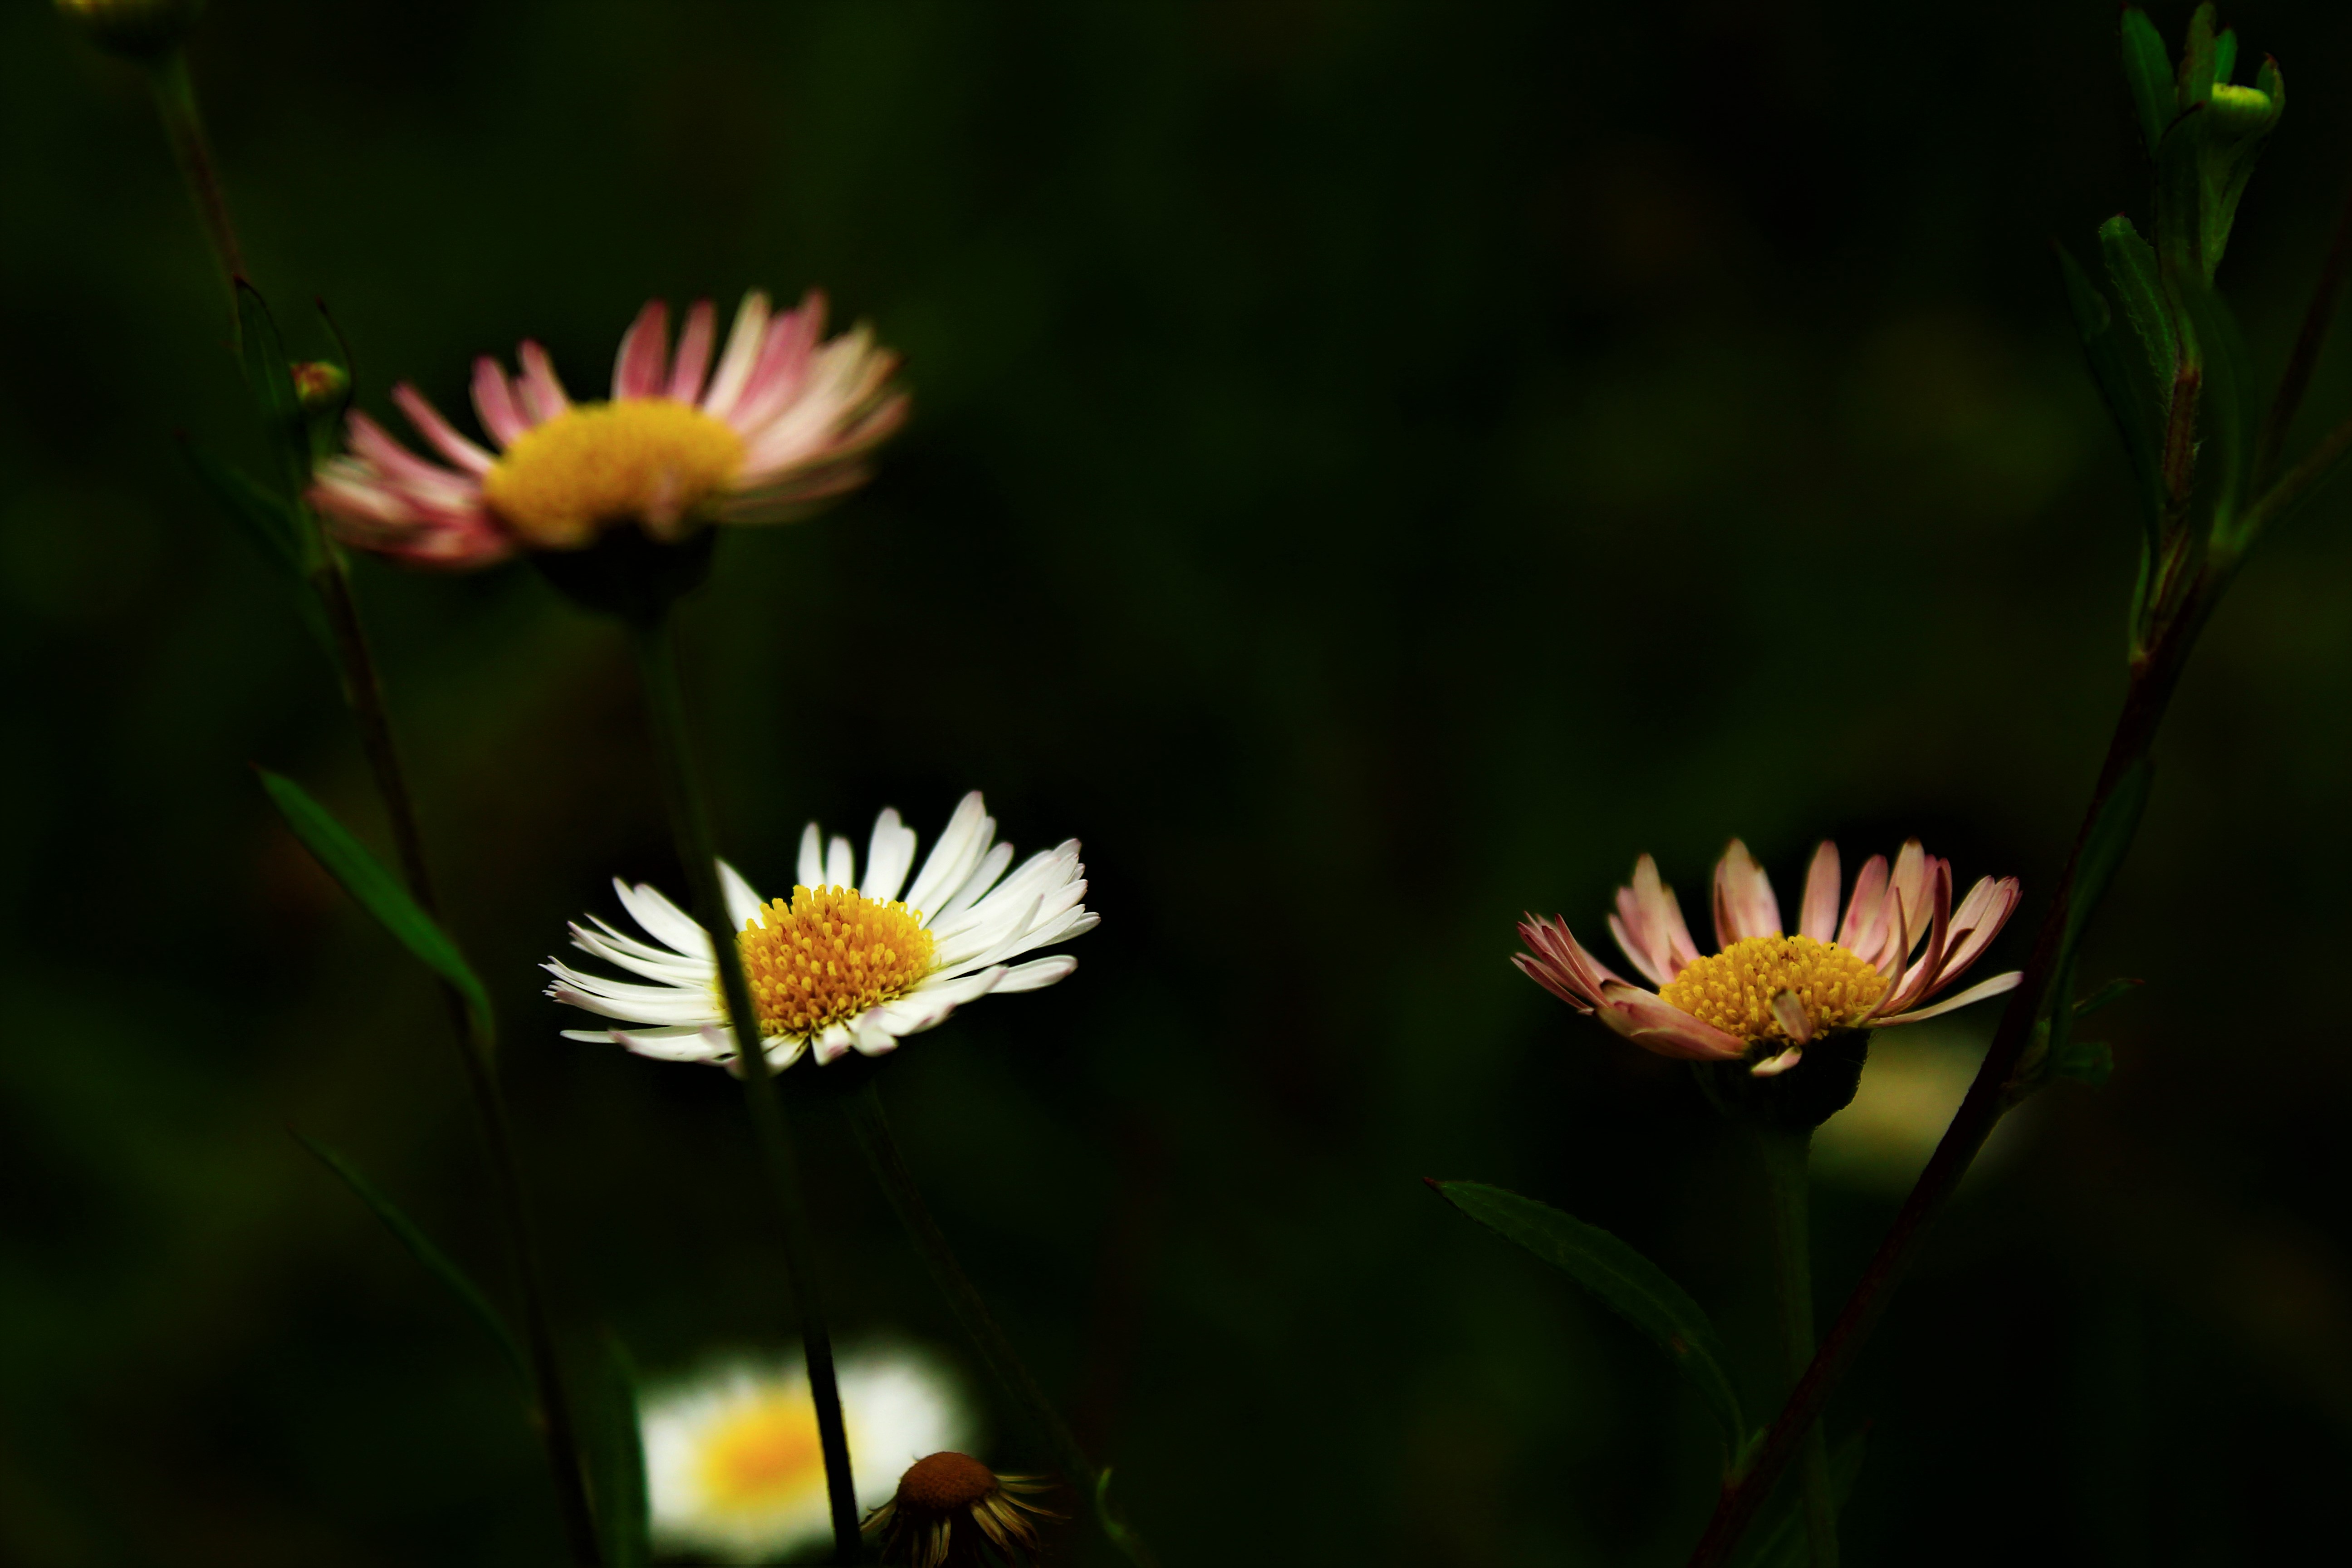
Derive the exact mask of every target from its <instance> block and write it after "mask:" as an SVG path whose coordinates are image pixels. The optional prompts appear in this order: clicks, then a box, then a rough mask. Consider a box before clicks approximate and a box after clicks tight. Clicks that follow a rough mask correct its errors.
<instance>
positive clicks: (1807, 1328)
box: [1756, 1127, 1838, 1568]
mask: <svg viewBox="0 0 2352 1568" xmlns="http://www.w3.org/2000/svg"><path fill="white" fill-rule="evenodd" d="M1812 1141H1813V1136H1812V1134H1811V1132H1810V1131H1790V1130H1788V1129H1784V1128H1777V1127H1759V1128H1757V1129H1756V1151H1757V1153H1758V1154H1759V1155H1760V1156H1761V1157H1762V1159H1763V1162H1764V1173H1765V1185H1766V1188H1767V1191H1768V1194H1769V1198H1770V1201H1771V1205H1772V1275H1773V1284H1774V1287H1775V1289H1776V1290H1777V1293H1778V1294H1779V1296H1780V1339H1781V1346H1782V1349H1783V1351H1784V1352H1785V1353H1786V1355H1787V1360H1788V1376H1789V1381H1790V1384H1795V1383H1796V1381H1797V1380H1798V1379H1800V1378H1801V1377H1803V1376H1804V1375H1805V1368H1806V1367H1807V1366H1809V1365H1811V1363H1812V1359H1813V1256H1812V1238H1811V1214H1810V1209H1811V1197H1812V1191H1811V1187H1812V1184H1811V1179H1810V1173H1809V1172H1808V1170H1807V1166H1808V1164H1809V1163H1811V1152H1812ZM1802 1481H1803V1485H1804V1501H1803V1507H1804V1518H1805V1547H1806V1561H1807V1562H1808V1563H1811V1568H1837V1557H1838V1545H1837V1500H1836V1498H1835V1497H1834V1496H1832V1493H1831V1490H1830V1450H1829V1436H1828V1435H1827V1434H1826V1433H1824V1432H1823V1431H1822V1425H1821V1423H1820V1422H1818V1421H1816V1422H1814V1423H1813V1425H1812V1427H1811V1431H1809V1432H1808V1433H1807V1434H1806V1437H1805V1454H1804V1460H1803V1476H1802Z"/></svg>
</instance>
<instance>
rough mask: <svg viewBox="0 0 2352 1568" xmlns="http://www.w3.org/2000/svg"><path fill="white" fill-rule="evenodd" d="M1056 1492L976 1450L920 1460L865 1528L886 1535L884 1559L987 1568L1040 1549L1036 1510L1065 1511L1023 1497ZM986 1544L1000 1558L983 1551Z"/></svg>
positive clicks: (1045, 1513)
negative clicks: (1005, 1470) (1008, 1472)
mask: <svg viewBox="0 0 2352 1568" xmlns="http://www.w3.org/2000/svg"><path fill="white" fill-rule="evenodd" d="M1048 1489H1049V1485H1048V1483H1047V1482H1046V1481H1045V1480H1043V1479H1040V1478H1038V1477H1035V1476H1000V1475H998V1474H997V1473H996V1472H995V1471H993V1470H992V1469H990V1468H988V1467H987V1466H986V1465H983V1464H982V1463H981V1462H980V1461H979V1460H978V1459H975V1458H972V1457H971V1455H969V1454H958V1453H952V1452H949V1453H939V1454H932V1455H929V1456H927V1457H926V1458H921V1459H918V1460H917V1461H916V1462H915V1463H914V1464H913V1465H912V1466H910V1467H909V1468H908V1470H907V1473H906V1474H905V1475H904V1476H902V1477H900V1478H899V1480H898V1491H897V1492H896V1493H895V1494H893V1495H892V1497H891V1499H890V1500H889V1501H887V1502H886V1503H884V1504H883V1505H882V1506H881V1507H880V1508H877V1509H876V1510H874V1511H873V1512H872V1513H870V1514H868V1515H867V1516H866V1524H865V1528H866V1529H867V1530H875V1531H881V1533H882V1561H883V1562H885V1563H893V1564H898V1563H905V1564H908V1568H983V1565H984V1564H987V1563H992V1562H1004V1563H1020V1562H1023V1561H1024V1560H1026V1559H1031V1558H1034V1557H1035V1556H1036V1554H1037V1527H1036V1526H1035V1525H1034V1524H1032V1523H1031V1522H1030V1521H1029V1518H1028V1516H1029V1515H1030V1514H1033V1513H1034V1514H1036V1515H1039V1516H1040V1517H1042V1518H1045V1519H1054V1518H1058V1517H1059V1516H1058V1515H1056V1514H1055V1513H1054V1512H1053V1511H1052V1510H1049V1509H1042V1508H1039V1507H1038V1506H1037V1505H1036V1504H1035V1503H1032V1502H1024V1501H1022V1500H1021V1498H1020V1496H1019V1495H1018V1494H1020V1493H1023V1492H1042V1491H1045V1490H1048ZM982 1541H985V1542H987V1544H988V1546H989V1547H991V1548H993V1549H994V1552H993V1555H991V1554H990V1553H989V1552H985V1551H983V1550H982V1544H981V1543H982Z"/></svg>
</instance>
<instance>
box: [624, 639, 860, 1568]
mask: <svg viewBox="0 0 2352 1568" xmlns="http://www.w3.org/2000/svg"><path fill="white" fill-rule="evenodd" d="M630 629H631V632H632V634H633V637H634V638H635V644H636V654H637V669H638V672H639V674H640V675H641V676H642V678H643V679H644V683H645V689H646V709H647V710H648V712H649V715H650V717H651V719H652V721H653V731H654V757H655V761H656V766H657V767H658V768H659V770H660V773H661V786H662V798H663V800H664V802H665V804H667V806H668V807H669V819H670V829H671V832H672V833H673V834H674V835H675V836H676V837H677V857H678V859H679V860H680V861H682V862H683V863H684V866H685V870H686V882H687V886H688V888H689V889H692V892H693V900H694V916H695V919H696V920H698V921H700V922H701V924H702V929H703V930H704V931H707V932H709V936H710V947H711V952H712V953H713V955H714V956H715V957H716V958H717V960H718V963H719V986H720V989H721V990H722V991H723V992H724V994H725V997H726V1002H727V1016H728V1018H729V1019H730V1021H731V1023H732V1026H733V1028H734V1032H735V1039H736V1052H735V1066H736V1069H737V1076H738V1077H740V1079H742V1080H743V1103H744V1105H745V1106H746V1107H747V1108H748V1109H749V1110H750V1111H751V1129H752V1131H753V1134H754V1135H755V1136H756V1138H757V1139H758V1141H759V1145H760V1153H761V1158H762V1159H763V1160H764V1161H765V1163H766V1164H767V1167H768V1178H769V1180H770V1182H771V1183H772V1184H773V1187H774V1189H775V1192H774V1196H775V1201H776V1203H777V1205H778V1206H779V1207H780V1208H781V1209H782V1218H783V1243H784V1272H785V1274H786V1276H787V1278H788V1279H790V1281H791V1285H792V1291H793V1301H794V1302H795V1303H796V1304H797V1305H798V1307H799V1309H800V1328H801V1346H802V1349H803V1351H804V1352H806V1354H807V1357H808V1379H809V1393H810V1394H811V1396H812V1397H813V1399H814V1403H815V1405H816V1429H817V1444H818V1447H820V1448H821V1449H822V1450H823V1451H824V1486H825V1496H826V1498H827V1500H828V1501H829V1502H830V1503H831V1505H832V1513H833V1547H834V1557H835V1561H836V1562H840V1563H855V1562H856V1561H858V1559H859V1556H860V1554H861V1552H860V1547H859V1542H858V1531H857V1490H856V1486H855V1485H854V1484H853V1482H852V1479H851V1476H850V1473H849V1437H848V1434H847V1432H846V1430H845V1428H844V1427H843V1426H842V1420H841V1386H840V1383H839V1381H838V1380H837V1379H836V1378H835V1374H834V1367H833V1339H832V1336H831V1335H830V1334H829V1333H828V1332H827V1331H826V1329H825V1321H824V1292H823V1290H822V1289H820V1288H819V1284H818V1279H817V1268H816V1246H815V1239H814V1227H813V1226H811V1225H810V1223H809V1214H808V1200H807V1198H806V1196H805V1195H804V1194H803V1189H802V1184H801V1172H800V1161H799V1158H798V1156H797V1155H796V1154H795V1153H794V1152H793V1133H792V1125H791V1122H790V1121H789V1119H788V1118H787V1116H786V1114H785V1110H784V1104H783V1100H782V1096H780V1095H779V1094H778V1093H777V1092H776V1083H775V1074H774V1069H772V1068H771V1067H770V1066H769V1065H768V1056H767V1052H766V1051H764V1050H762V1049H761V1046H760V1037H759V1024H758V1019H759V1016H760V1013H759V1008H758V1006H757V1005H755V1004H754V1003H753V1001H752V997H751V982H750V981H749V979H748V978H746V976H745V974H744V973H743V952H742V949H741V948H740V947H739V946H738V945H736V941H735V932H734V931H733V930H732V929H731V927H730V923H729V921H728V918H727V900H726V895H725V893H724V891H723V890H722V889H720V887H719V856H718V852H717V850H716V849H715V848H714V847H713V845H712V841H711V835H710V812H709V806H708V805H707V804H706V802H705V797H704V795H703V790H702V782H701V774H700V772H699V771H698V768H697V766H696V764H695V760H694V738H693V733H692V731H691V728H690V726H689V725H688V721H687V716H686V693H685V689H684V686H683V684H682V683H681V682H680V680H679V679H678V673H677V636H676V632H675V630H674V626H673V622H672V620H671V617H670V616H669V614H668V612H667V610H665V611H663V612H661V613H659V614H657V615H656V616H652V617H651V618H649V619H632V621H631V622H630Z"/></svg>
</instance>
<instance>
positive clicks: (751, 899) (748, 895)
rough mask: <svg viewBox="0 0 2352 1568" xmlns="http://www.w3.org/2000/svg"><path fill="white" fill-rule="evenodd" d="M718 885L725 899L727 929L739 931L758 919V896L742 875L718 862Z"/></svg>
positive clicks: (724, 862) (727, 865)
mask: <svg viewBox="0 0 2352 1568" xmlns="http://www.w3.org/2000/svg"><path fill="white" fill-rule="evenodd" d="M719 887H720V888H721V889H724V890H725V892H726V897H727V929H728V930H729V931H741V930H742V929H743V927H744V926H745V925H746V924H747V923H749V922H751V921H756V920H758V919H759V918H760V895H759V894H757V893H755V892H753V891H752V890H751V883H749V882H747V881H745V880H744V879H743V873H742V872H740V871H738V870H737V869H735V868H734V867H732V866H730V865H729V864H728V863H727V862H726V861H724V860H721V861H720V862H719Z"/></svg>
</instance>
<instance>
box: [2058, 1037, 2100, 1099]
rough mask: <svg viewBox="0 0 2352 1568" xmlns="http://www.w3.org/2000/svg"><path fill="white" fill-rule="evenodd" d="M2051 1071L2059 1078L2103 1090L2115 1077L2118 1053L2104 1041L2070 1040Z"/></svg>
mask: <svg viewBox="0 0 2352 1568" xmlns="http://www.w3.org/2000/svg"><path fill="white" fill-rule="evenodd" d="M2050 1070H2051V1072H2052V1074H2053V1075H2054V1076H2056V1077H2058V1078H2070V1079H2074V1081H2075V1082H2076V1083H2080V1084H2087V1085H2089V1086H2090V1087H2091V1088H2093V1089H2102V1088H2105V1085H2106V1081H2107V1079H2111V1078H2113V1077H2114V1076H2115V1073H2116V1053H2115V1051H2114V1049H2113V1048H2112V1047H2109V1046H2107V1045H2106V1044H2105V1042H2104V1041H2100V1040H2070V1041H2068V1042H2067V1044H2066V1048H2065V1049H2064V1050H2063V1051H2060V1052H2059V1053H2058V1059H2057V1060H2056V1061H2055V1062H2053V1063H2052V1064H2051V1068H2050Z"/></svg>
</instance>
